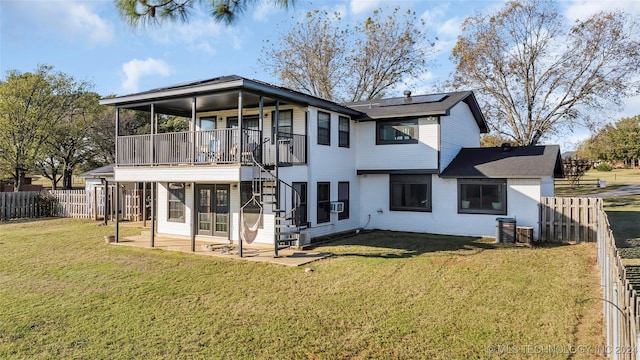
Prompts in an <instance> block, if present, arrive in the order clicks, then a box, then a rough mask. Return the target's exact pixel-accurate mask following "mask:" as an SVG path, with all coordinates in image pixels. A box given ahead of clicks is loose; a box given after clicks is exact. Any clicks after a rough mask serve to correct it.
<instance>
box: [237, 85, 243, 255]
mask: <svg viewBox="0 0 640 360" xmlns="http://www.w3.org/2000/svg"><path fill="white" fill-rule="evenodd" d="M242 107H243V104H242V90H240V91H238V139H237V140H238V153H237V154H236V156H237V159H238V163H239V164H240V165H241V166H240V169H242V138H243V136H242ZM238 192H240V186H238ZM238 197H240V194H238ZM241 207H242V204H240V207H238V256H239V257H242V256H243V254H242V211H241V210H240V208H241Z"/></svg>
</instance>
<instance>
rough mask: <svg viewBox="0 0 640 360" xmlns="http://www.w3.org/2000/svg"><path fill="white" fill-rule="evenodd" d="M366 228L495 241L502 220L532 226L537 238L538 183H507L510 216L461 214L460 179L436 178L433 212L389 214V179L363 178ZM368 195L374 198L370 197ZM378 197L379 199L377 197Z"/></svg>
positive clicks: (394, 212) (512, 181) (534, 181)
mask: <svg viewBox="0 0 640 360" xmlns="http://www.w3.org/2000/svg"><path fill="white" fill-rule="evenodd" d="M360 178H361V179H360V180H361V181H360V184H361V191H362V193H363V194H365V195H363V196H362V197H361V202H360V204H361V208H362V209H361V213H360V214H361V215H360V221H361V223H362V226H363V227H365V228H368V229H384V230H394V231H411V232H428V233H435V234H449V235H467V236H483V237H495V230H496V228H495V224H496V220H495V219H496V218H498V217H509V218H515V219H516V224H517V226H531V227H533V228H534V237H535V238H537V232H538V229H537V224H538V202H539V199H540V192H539V183H540V181H539V180H538V179H509V180H507V186H508V188H507V207H508V208H507V215H483V214H458V207H457V201H458V182H457V180H456V179H441V178H439V177H437V176H435V175H434V176H433V177H432V181H433V182H432V185H433V188H432V201H433V206H432V211H431V212H430V213H425V212H409V211H390V210H389V175H362V176H360ZM366 194H372V195H371V196H367V195H366ZM373 194H375V196H373Z"/></svg>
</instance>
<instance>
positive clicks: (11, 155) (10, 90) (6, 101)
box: [0, 65, 90, 191]
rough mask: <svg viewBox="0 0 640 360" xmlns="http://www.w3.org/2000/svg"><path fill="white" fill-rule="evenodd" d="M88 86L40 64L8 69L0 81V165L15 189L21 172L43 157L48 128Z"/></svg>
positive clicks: (21, 180)
mask: <svg viewBox="0 0 640 360" xmlns="http://www.w3.org/2000/svg"><path fill="white" fill-rule="evenodd" d="M89 87H90V84H89V83H87V82H82V81H80V82H79V81H76V80H75V79H73V78H72V77H70V76H68V75H66V74H63V73H60V72H55V71H54V70H53V68H52V67H50V66H44V65H43V66H39V67H38V68H37V70H36V71H35V72H33V73H31V72H27V73H20V72H18V71H15V70H13V71H9V72H8V73H7V77H6V79H5V80H3V81H0V129H2V134H3V135H2V136H0V149H2V152H1V153H0V168H1V169H2V171H3V172H4V173H7V174H13V177H14V179H15V183H16V187H15V188H16V190H17V191H19V190H21V189H22V185H23V184H24V174H25V172H27V171H31V170H34V168H35V164H36V162H37V161H38V160H39V159H41V158H43V156H44V154H43V153H42V152H41V148H42V145H43V144H44V142H45V141H46V140H47V138H48V137H49V136H50V135H51V131H52V129H55V128H56V126H57V125H58V124H59V123H60V121H61V120H62V119H64V118H65V117H66V116H67V115H68V114H69V113H70V112H71V111H72V110H73V109H74V108H75V106H76V103H77V101H78V99H80V98H81V96H82V94H84V93H85V91H86V89H87V88H89Z"/></svg>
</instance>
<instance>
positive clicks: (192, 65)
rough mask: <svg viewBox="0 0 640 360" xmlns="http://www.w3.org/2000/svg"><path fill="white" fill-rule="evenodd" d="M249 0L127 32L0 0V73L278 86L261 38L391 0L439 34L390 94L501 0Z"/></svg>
mask: <svg viewBox="0 0 640 360" xmlns="http://www.w3.org/2000/svg"><path fill="white" fill-rule="evenodd" d="M205 3H206V1H205ZM257 3H258V4H259V5H258V6H255V7H254V8H252V9H250V10H249V11H248V12H247V13H245V14H244V15H243V16H242V18H241V19H240V21H238V22H237V23H235V24H234V25H233V26H225V25H222V24H216V23H215V22H213V21H212V20H211V18H210V17H209V16H208V15H207V14H206V12H197V11H196V12H194V16H193V18H192V21H191V22H189V23H188V24H181V23H173V24H172V23H165V24H164V25H163V26H162V27H160V28H158V27H147V28H141V29H131V28H130V27H129V26H128V25H127V24H125V23H124V22H123V21H122V20H121V19H120V18H119V16H118V13H117V11H116V9H115V7H114V4H113V1H112V0H0V72H1V73H2V76H3V77H4V75H5V73H6V71H7V70H19V71H21V72H27V71H33V70H34V69H36V67H37V66H38V64H46V65H52V66H54V67H55V68H56V70H59V71H62V72H64V73H66V74H69V75H71V76H73V77H75V78H76V79H81V80H88V81H91V82H92V83H93V84H94V85H95V86H94V91H96V92H97V93H99V94H101V95H103V96H104V95H109V94H117V95H124V94H128V93H132V92H137V91H144V90H149V89H152V88H157V87H162V86H167V85H172V84H176V83H181V82H185V81H192V80H200V79H208V78H212V77H217V76H221V75H231V74H235V75H240V76H245V77H249V78H255V79H259V80H262V81H266V82H271V83H276V84H277V79H274V78H272V77H271V76H270V75H269V74H268V73H267V72H266V71H264V70H262V69H261V68H260V64H259V62H258V59H259V57H260V56H262V51H261V50H262V48H263V45H264V42H265V41H267V40H274V39H277V38H278V37H279V34H280V33H283V32H286V31H287V30H288V29H290V28H291V27H292V26H293V25H294V24H295V22H296V20H297V19H299V18H300V17H301V16H303V15H304V14H305V13H306V12H307V11H309V10H311V9H314V8H319V9H326V10H330V11H339V12H340V13H341V14H343V17H344V19H345V20H346V21H349V22H358V21H362V20H363V19H365V18H366V17H367V16H368V15H369V14H370V13H371V11H372V10H373V9H376V8H379V7H384V6H388V5H389V4H391V6H400V7H401V8H403V9H411V10H413V11H415V12H416V13H417V14H418V15H419V16H420V17H422V18H424V19H425V20H426V22H427V24H428V29H427V31H426V33H427V36H428V38H430V39H433V38H435V37H438V39H439V41H438V43H437V45H436V49H437V51H436V53H435V54H434V55H433V58H432V59H431V64H432V65H431V66H430V71H429V72H428V73H427V74H425V76H424V77H423V78H420V79H412V80H411V81H409V82H407V83H406V84H402V85H400V86H399V87H398V89H397V90H398V94H399V95H400V94H401V93H402V90H405V89H407V88H409V89H411V90H412V91H413V92H414V94H417V93H422V92H433V91H437V90H438V89H439V88H440V85H441V84H442V83H443V82H444V81H445V80H447V79H448V78H449V77H450V73H451V71H452V70H453V65H452V64H451V62H450V60H449V55H450V53H451V48H452V46H453V44H454V43H455V40H456V37H457V35H458V34H459V32H460V24H461V22H462V21H463V20H464V18H465V17H466V16H469V15H473V14H475V13H476V12H491V11H495V10H496V9H498V8H500V7H501V6H502V5H503V4H504V1H503V0H497V1H496V0H476V1H466V0H451V1H446V0H439V1H433V0H426V1H425V0H399V1H389V0H386V1H384V0H331V1H304V0H297V1H296V5H295V7H294V8H293V9H289V10H283V9H279V8H274V7H273V6H271V5H270V2H268V1H267V2H263V3H261V2H260V1H258V2H257ZM559 5H560V9H561V10H562V12H563V14H564V15H565V16H566V17H567V18H568V19H571V20H574V19H578V18H581V19H584V18H586V17H587V16H589V15H590V14H592V13H594V12H596V11H598V10H613V9H616V8H618V9H622V10H625V11H627V12H629V13H634V14H637V15H640V0H616V1H610V0H573V1H568V0H567V1H560V2H559ZM637 114H640V97H635V98H633V99H631V100H629V101H627V103H626V106H625V109H624V110H622V111H620V112H612V113H611V114H609V116H610V118H611V120H612V121H615V120H618V119H619V118H620V117H622V116H633V115H637ZM586 135H588V133H585V131H580V130H577V131H576V133H575V134H571V135H570V136H567V137H566V138H563V139H558V142H560V143H561V145H563V142H564V148H567V147H571V146H570V144H571V143H573V142H575V141H577V139H580V138H584V137H585V136H586Z"/></svg>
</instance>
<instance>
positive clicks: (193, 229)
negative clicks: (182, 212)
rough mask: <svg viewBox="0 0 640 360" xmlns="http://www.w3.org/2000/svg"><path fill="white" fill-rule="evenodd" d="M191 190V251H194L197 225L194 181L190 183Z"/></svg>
mask: <svg viewBox="0 0 640 360" xmlns="http://www.w3.org/2000/svg"><path fill="white" fill-rule="evenodd" d="M191 191H193V194H192V197H193V201H192V202H191V203H192V204H193V205H192V207H191V226H190V228H191V252H195V251H196V227H197V226H198V218H197V216H196V215H197V211H196V208H197V206H198V203H196V183H195V182H192V183H191Z"/></svg>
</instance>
